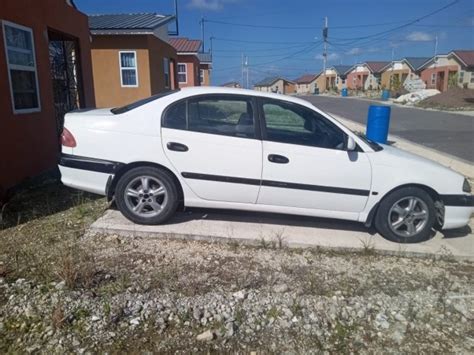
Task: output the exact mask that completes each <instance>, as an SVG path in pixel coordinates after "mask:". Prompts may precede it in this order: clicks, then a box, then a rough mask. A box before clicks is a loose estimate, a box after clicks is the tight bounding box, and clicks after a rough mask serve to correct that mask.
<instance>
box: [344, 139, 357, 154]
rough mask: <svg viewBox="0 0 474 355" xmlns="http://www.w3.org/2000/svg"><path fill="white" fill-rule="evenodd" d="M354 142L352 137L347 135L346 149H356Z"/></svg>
mask: <svg viewBox="0 0 474 355" xmlns="http://www.w3.org/2000/svg"><path fill="white" fill-rule="evenodd" d="M356 146H357V145H356V142H355V140H354V138H352V137H351V136H347V141H346V149H347V150H348V151H352V150H355V149H356Z"/></svg>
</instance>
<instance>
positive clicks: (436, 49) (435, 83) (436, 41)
mask: <svg viewBox="0 0 474 355" xmlns="http://www.w3.org/2000/svg"><path fill="white" fill-rule="evenodd" d="M437 54H438V35H436V36H435V47H434V57H433V58H434V75H435V80H434V88H435V89H437V86H438V73H437V72H436V64H437V62H438V58H436V55H437Z"/></svg>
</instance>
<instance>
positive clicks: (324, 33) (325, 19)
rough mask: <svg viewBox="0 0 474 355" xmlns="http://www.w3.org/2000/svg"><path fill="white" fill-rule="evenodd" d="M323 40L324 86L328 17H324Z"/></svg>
mask: <svg viewBox="0 0 474 355" xmlns="http://www.w3.org/2000/svg"><path fill="white" fill-rule="evenodd" d="M323 41H324V53H323V73H324V87H325V89H327V88H326V65H327V60H328V17H327V16H325V17H324V28H323Z"/></svg>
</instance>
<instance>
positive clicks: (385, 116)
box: [367, 105, 390, 144]
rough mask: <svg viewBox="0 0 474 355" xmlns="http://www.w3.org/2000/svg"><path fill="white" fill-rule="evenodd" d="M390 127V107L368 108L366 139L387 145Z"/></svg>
mask: <svg viewBox="0 0 474 355" xmlns="http://www.w3.org/2000/svg"><path fill="white" fill-rule="evenodd" d="M389 126H390V106H376V105H371V106H369V114H368V117H367V138H369V139H370V140H373V141H374V142H378V143H383V144H385V143H387V138H388V129H389Z"/></svg>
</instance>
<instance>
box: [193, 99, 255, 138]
mask: <svg viewBox="0 0 474 355" xmlns="http://www.w3.org/2000/svg"><path fill="white" fill-rule="evenodd" d="M253 116H254V115H253V107H252V100H251V99H246V98H240V97H239V98H237V97H235V98H234V97H227V96H221V97H219V96H205V97H198V98H194V99H190V100H189V101H188V130H190V131H195V132H203V133H211V134H220V135H226V136H235V137H243V138H255V125H254V118H253Z"/></svg>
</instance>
